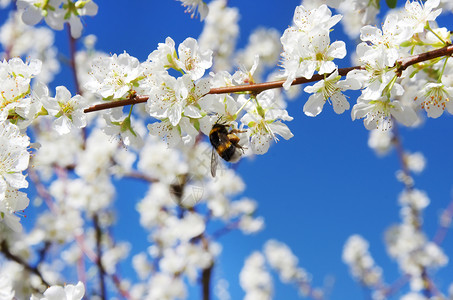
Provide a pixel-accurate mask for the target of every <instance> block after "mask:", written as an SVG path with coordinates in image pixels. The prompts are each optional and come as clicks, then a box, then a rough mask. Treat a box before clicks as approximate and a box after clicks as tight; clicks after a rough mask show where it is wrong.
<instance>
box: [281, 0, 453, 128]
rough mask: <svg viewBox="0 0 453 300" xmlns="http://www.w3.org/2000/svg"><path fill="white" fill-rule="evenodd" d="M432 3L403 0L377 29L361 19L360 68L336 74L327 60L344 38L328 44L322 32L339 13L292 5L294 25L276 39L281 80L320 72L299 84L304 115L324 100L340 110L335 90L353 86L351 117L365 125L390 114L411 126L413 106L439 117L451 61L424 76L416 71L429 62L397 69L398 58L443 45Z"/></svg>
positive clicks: (385, 123)
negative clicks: (402, 6) (303, 96)
mask: <svg viewBox="0 0 453 300" xmlns="http://www.w3.org/2000/svg"><path fill="white" fill-rule="evenodd" d="M371 6H372V5H371ZM438 6H439V0H429V1H426V3H424V4H421V3H419V2H416V1H414V2H410V1H407V3H406V5H405V9H404V10H401V11H397V12H391V13H389V14H388V15H387V16H386V18H385V21H384V23H383V25H382V29H379V28H377V27H375V26H372V25H366V26H363V27H362V28H361V29H360V39H361V40H362V42H361V43H360V44H359V45H358V46H357V49H356V61H357V62H359V64H360V66H361V68H359V69H356V70H353V71H350V72H349V73H348V74H347V76H346V79H345V80H340V78H341V77H340V76H339V75H338V71H337V70H338V67H337V66H336V65H335V64H334V63H333V61H332V60H333V59H335V58H343V57H344V56H345V55H346V49H345V45H344V43H343V42H342V41H335V42H333V43H330V38H329V33H330V32H331V28H332V26H334V25H335V24H336V23H338V22H339V21H340V19H341V16H340V15H334V16H332V13H331V11H330V9H329V8H328V7H327V6H326V5H322V6H320V7H319V8H313V9H308V8H305V7H304V6H299V7H297V8H296V11H295V13H294V20H293V22H294V25H293V26H291V27H289V28H288V29H286V30H285V32H284V34H283V36H282V38H281V42H282V45H283V54H282V66H283V68H284V75H285V77H286V81H285V83H284V85H283V86H284V87H285V89H288V88H289V87H290V86H291V84H292V82H293V80H294V79H295V78H296V77H305V78H306V79H311V78H312V77H313V75H314V73H315V72H317V73H318V74H319V75H324V79H322V80H321V81H319V82H318V83H316V84H315V85H313V86H307V87H305V89H304V90H305V91H306V92H308V93H312V94H313V95H311V96H310V97H309V99H308V101H307V102H306V104H305V105H304V112H305V114H306V115H308V116H316V115H318V114H319V113H320V112H321V111H322V109H323V106H324V103H325V102H327V101H329V102H330V103H331V104H332V105H333V109H334V111H335V112H336V113H338V114H341V113H343V112H344V111H345V110H348V109H349V108H350V104H349V102H348V101H347V99H346V96H345V95H344V94H343V92H344V91H347V90H357V89H361V95H360V96H359V97H358V99H357V103H356V104H354V106H353V108H352V110H351V117H352V119H353V120H355V119H364V125H365V127H366V128H367V129H374V128H380V129H381V130H385V129H388V128H390V127H391V126H392V122H394V121H395V120H396V121H398V122H399V123H401V124H403V125H405V126H414V125H417V124H419V116H418V115H417V112H418V111H419V110H426V112H427V114H428V117H432V118H437V117H439V116H440V115H441V114H442V113H443V111H444V110H447V111H448V112H450V113H453V106H452V102H451V101H450V97H451V96H450V95H451V93H452V88H451V85H450V84H449V79H448V78H449V76H448V74H449V72H448V70H449V69H450V68H451V62H449V61H448V60H447V59H445V61H444V65H445V66H444V68H443V71H442V72H441V73H440V74H436V75H435V77H433V75H431V76H430V75H429V74H435V73H429V72H428V71H426V72H420V70H421V69H424V68H426V69H430V68H432V67H433V66H431V65H428V66H421V68H418V69H417V68H414V67H413V66H410V67H408V68H405V69H404V70H401V69H400V64H401V62H400V60H401V59H403V58H406V57H408V56H409V55H413V54H418V53H421V52H426V51H428V50H432V49H435V48H437V47H442V46H445V45H450V44H451V37H450V33H449V31H448V30H447V29H446V28H437V27H436V26H437V24H436V23H435V20H436V17H437V16H438V15H439V14H440V13H441V9H440V8H437V7H438ZM352 7H354V5H352ZM340 11H341V9H340ZM441 63H442V61H439V62H438V65H437V66H435V67H438V66H440V64H441ZM411 97H412V98H411ZM410 100H412V101H410Z"/></svg>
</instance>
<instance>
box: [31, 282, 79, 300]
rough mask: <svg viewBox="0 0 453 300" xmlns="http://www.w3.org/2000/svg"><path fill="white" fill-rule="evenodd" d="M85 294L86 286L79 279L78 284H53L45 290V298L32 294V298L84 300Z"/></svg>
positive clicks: (34, 299)
mask: <svg viewBox="0 0 453 300" xmlns="http://www.w3.org/2000/svg"><path fill="white" fill-rule="evenodd" d="M84 295H85V286H84V285H83V283H82V282H80V281H79V282H78V283H77V285H72V284H68V285H66V286H64V287H62V286H59V285H53V286H51V287H49V288H48V289H47V290H46V291H45V292H44V297H43V298H38V297H36V296H32V297H31V298H30V300H82V298H83V296H84Z"/></svg>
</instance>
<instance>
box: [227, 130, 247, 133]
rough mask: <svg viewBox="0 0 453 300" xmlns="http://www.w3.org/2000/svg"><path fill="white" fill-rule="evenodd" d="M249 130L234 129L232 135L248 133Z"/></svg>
mask: <svg viewBox="0 0 453 300" xmlns="http://www.w3.org/2000/svg"><path fill="white" fill-rule="evenodd" d="M246 132H247V130H239V129H232V130H231V131H230V133H246Z"/></svg>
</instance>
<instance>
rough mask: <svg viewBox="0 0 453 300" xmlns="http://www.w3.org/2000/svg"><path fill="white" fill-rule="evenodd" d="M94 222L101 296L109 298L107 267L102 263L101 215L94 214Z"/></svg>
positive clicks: (104, 299) (104, 298)
mask: <svg viewBox="0 0 453 300" xmlns="http://www.w3.org/2000/svg"><path fill="white" fill-rule="evenodd" d="M93 224H94V228H95V231H96V254H97V260H96V264H97V266H98V269H99V285H100V287H99V288H100V290H101V291H100V294H101V295H100V297H101V299H103V300H106V299H107V294H106V287H105V274H106V272H105V269H104V266H103V265H102V249H101V247H102V246H101V239H102V230H101V226H100V224H99V217H98V215H97V214H94V216H93Z"/></svg>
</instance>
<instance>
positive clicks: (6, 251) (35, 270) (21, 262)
mask: <svg viewBox="0 0 453 300" xmlns="http://www.w3.org/2000/svg"><path fill="white" fill-rule="evenodd" d="M0 250H1V251H2V253H3V254H4V255H5V257H6V258H8V259H10V260H12V261H14V262H16V263H18V264H19V265H21V266H23V267H24V268H25V269H26V270H28V271H29V272H31V273H33V274H35V275H36V276H38V277H39V279H41V281H42V283H43V284H44V285H46V286H50V284H49V283H48V282H47V281H46V280H45V279H44V277H43V276H42V274H41V272H40V271H39V270H38V267H37V266H35V267H32V266H30V265H29V264H28V263H27V262H26V261H24V260H23V259H22V258H20V257H19V256H16V255H14V254H12V253H11V251H9V247H8V244H7V243H6V241H5V240H3V241H2V243H1V245H0Z"/></svg>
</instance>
